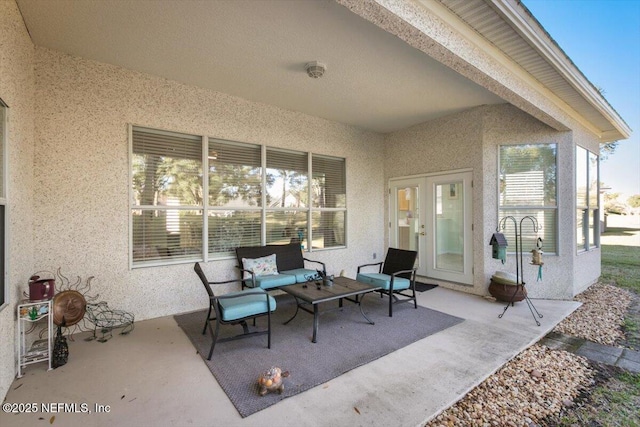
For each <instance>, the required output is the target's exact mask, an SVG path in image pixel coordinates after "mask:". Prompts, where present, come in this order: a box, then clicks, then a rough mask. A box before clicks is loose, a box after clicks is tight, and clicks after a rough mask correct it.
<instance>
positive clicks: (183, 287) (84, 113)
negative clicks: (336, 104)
mask: <svg viewBox="0 0 640 427" xmlns="http://www.w3.org/2000/svg"><path fill="white" fill-rule="evenodd" d="M36 80H37V86H36V97H37V99H38V107H37V121H36V135H35V136H36V144H37V150H36V151H37V154H36V159H35V170H36V186H37V188H38V192H37V194H36V199H35V206H36V210H35V214H36V217H37V222H36V225H35V234H36V235H37V236H38V239H37V240H38V241H37V245H36V251H35V260H36V264H37V266H38V268H42V269H50V270H51V269H55V268H57V267H61V268H62V271H63V272H64V273H66V275H70V276H72V277H75V276H81V277H82V278H86V277H87V276H95V280H94V281H93V282H92V285H93V293H97V294H100V299H101V300H106V301H108V302H109V304H110V305H111V306H112V307H115V308H121V309H124V310H129V311H132V312H133V313H135V315H136V318H137V319H144V318H152V317H157V316H162V315H167V314H173V313H178V312H183V311H189V310H195V309H198V308H201V307H205V302H206V300H205V293H204V289H202V284H201V283H199V282H198V280H197V276H196V275H195V273H194V272H193V265H192V264H190V263H189V264H182V265H174V266H166V267H154V268H139V269H134V270H129V268H128V250H129V249H128V248H129V242H128V232H129V230H128V217H129V204H128V188H129V168H128V165H129V163H128V161H129V160H128V150H129V143H128V140H127V124H128V123H133V124H138V125H142V126H148V127H152V128H159V129H166V130H173V131H179V132H187V133H193V134H198V135H208V136H211V137H216V138H223V139H230V140H236V141H245V142H252V143H259V144H265V145H268V146H272V147H282V148H292V149H297V150H305V151H311V152H314V153H320V154H330V155H335V156H341V157H345V158H346V161H347V194H348V196H347V198H348V200H347V202H348V209H349V211H348V222H347V227H348V231H347V239H348V249H346V250H345V249H338V250H326V251H318V252H314V253H313V254H312V256H310V258H313V259H319V260H321V261H324V262H326V263H327V268H328V270H329V272H330V273H336V274H337V273H339V272H340V271H341V270H342V269H345V270H346V273H347V275H348V276H355V270H356V266H357V265H358V264H362V263H365V262H366V261H368V259H369V258H368V256H367V254H369V257H370V254H371V253H372V252H378V253H380V252H381V251H382V250H383V247H384V241H383V236H382V235H381V234H380V233H379V232H378V230H381V229H382V228H383V213H382V212H383V203H384V196H383V189H384V181H383V177H382V175H381V174H380V173H379V170H380V169H381V167H382V163H383V151H382V145H383V138H382V136H380V135H378V134H376V133H372V132H366V131H362V130H359V129H357V128H354V127H350V126H346V125H343V124H339V123H334V122H329V121H326V120H323V119H319V118H315V117H310V116H307V115H304V114H301V113H296V112H292V111H286V110H283V109H280V108H277V107H274V106H270V105H264V104H258V103H253V102H249V101H246V100H243V99H240V98H236V97H232V96H229V95H226V94H223V93H218V92H214V91H210V90H204V89H201V88H197V87H192V86H186V85H183V84H180V83H177V82H173V81H169V80H166V79H163V78H159V77H155V76H151V75H146V74H142V73H137V72H132V71H129V70H125V69H122V68H119V67H115V66H112V65H107V64H103V63H98V62H95V61H90V60H85V59H81V58H77V57H73V56H69V55H64V54H61V53H58V52H55V51H51V50H47V49H44V48H37V49H36ZM234 266H235V262H234V261H233V260H232V259H227V260H223V261H214V262H210V263H208V264H207V265H206V266H205V268H206V270H207V271H208V273H209V274H210V275H211V277H212V278H215V279H223V278H232V277H236V274H237V273H236V272H235V271H234Z"/></svg>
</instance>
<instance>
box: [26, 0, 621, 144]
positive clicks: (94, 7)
mask: <svg viewBox="0 0 640 427" xmlns="http://www.w3.org/2000/svg"><path fill="white" fill-rule="evenodd" d="M17 3H18V6H19V8H20V11H21V13H22V15H23V17H24V20H25V24H26V26H27V28H28V30H29V33H30V35H31V37H32V40H33V42H34V44H35V45H36V46H42V47H45V48H50V49H54V50H58V51H61V52H65V53H68V54H71V55H75V56H79V57H83V58H88V59H93V60H96V61H99V62H104V63H108V64H114V65H118V66H121V67H124V68H127V69H131V70H136V71H140V72H144V73H149V74H153V75H156V76H160V77H164V78H168V79H172V80H176V81H179V82H182V83H185V84H189V85H193V86H198V87H202V88H207V89H212V90H215V91H218V92H222V93H226V94H230V95H235V96H239V97H241V98H245V99H249V100H252V101H257V102H261V103H265V104H270V105H275V106H279V107H282V108H286V109H289V110H293V111H300V112H302V113H306V114H310V115H314V116H317V117H322V118H326V119H328V120H332V121H337V122H341V123H346V124H350V125H354V126H357V127H360V128H363V129H367V130H372V131H375V132H380V133H387V132H392V131H395V130H399V129H404V128H407V127H410V126H413V125H415V124H418V123H422V122H425V121H428V120H431V119H434V118H436V117H440V116H444V115H448V114H452V113H455V112H458V111H462V110H465V109H468V108H473V107H475V106H479V105H484V104H499V103H504V102H509V103H511V104H513V105H515V106H516V107H518V108H520V109H522V110H523V111H526V112H528V113H529V114H531V115H532V116H534V117H536V118H538V119H539V120H541V121H542V122H544V123H546V124H547V125H549V126H551V127H552V128H554V129H557V130H568V129H569V123H568V121H567V120H566V118H565V117H561V116H562V114H560V115H559V114H557V111H558V108H559V109H560V111H562V112H563V113H564V114H566V115H567V117H570V118H572V119H573V120H577V121H578V122H579V123H581V124H582V125H584V126H585V127H586V128H587V129H589V130H590V131H591V132H593V133H594V134H595V135H597V136H598V137H599V138H600V140H601V141H602V142H608V141H612V140H616V139H622V138H627V137H628V136H629V134H630V129H629V128H628V126H627V125H626V124H625V123H624V121H623V120H622V118H620V117H619V115H618V114H617V113H616V112H615V110H613V108H612V107H611V106H610V105H609V104H608V103H607V102H606V100H605V99H604V98H603V97H602V96H601V94H600V93H599V92H597V90H596V89H595V88H594V87H593V86H592V85H591V84H590V83H589V82H588V80H587V79H586V78H585V77H584V76H583V75H582V74H581V73H580V72H579V70H577V68H576V67H575V66H574V65H573V64H572V63H571V61H570V60H569V58H567V57H566V55H564V54H563V53H562V51H561V50H560V49H559V48H558V47H557V45H556V44H555V43H553V40H552V39H551V38H550V37H549V36H548V35H547V34H546V33H545V32H544V30H543V29H542V27H540V25H539V24H538V23H537V21H535V19H534V18H533V17H531V15H530V14H528V12H527V11H526V9H525V8H524V7H522V6H521V5H519V4H518V3H516V2H515V1H511V0H469V1H466V0H465V1H455V0H441V1H434V0H420V1H419V2H407V1H392V0H336V1H333V0H322V1H296V2H290V1H269V2H251V1H241V0H239V1H233V2H207V1H204V2H178V1H175V2H120V1H115V0H103V1H100V2H77V1H73V0H54V1H49V2H41V1H37V0H17ZM343 6H344V7H343ZM501 40H504V43H500V41H501ZM523 50H524V51H525V53H522V54H520V55H518V54H517V53H518V52H521V51H523ZM314 60H317V61H321V62H325V63H326V64H327V72H326V74H325V75H324V76H323V77H322V78H320V79H310V78H309V77H308V76H307V74H306V71H305V68H304V66H305V64H306V63H307V62H310V61H314ZM452 69H453V70H454V71H455V72H452ZM537 70H540V71H537ZM505 73H506V74H505ZM545 104H546V105H545Z"/></svg>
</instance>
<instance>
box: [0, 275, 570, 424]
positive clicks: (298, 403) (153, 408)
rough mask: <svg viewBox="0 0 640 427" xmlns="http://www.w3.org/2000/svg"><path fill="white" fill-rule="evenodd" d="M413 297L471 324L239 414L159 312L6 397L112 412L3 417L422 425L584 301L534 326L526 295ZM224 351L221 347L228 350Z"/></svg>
mask: <svg viewBox="0 0 640 427" xmlns="http://www.w3.org/2000/svg"><path fill="white" fill-rule="evenodd" d="M418 302H419V304H420V305H421V306H425V307H429V308H433V309H435V310H438V311H442V312H445V313H448V314H452V315H455V316H459V317H462V318H464V319H465V320H464V322H462V323H460V324H458V325H456V326H453V327H451V328H448V329H446V330H444V331H442V332H439V333H437V334H435V335H432V336H430V337H427V338H425V339H423V340H421V341H418V342H416V343H414V344H411V345H409V346H407V347H405V348H402V349H399V350H398V351H396V352H393V353H391V354H389V355H387V356H384V357H382V358H380V359H378V360H376V361H374V362H372V363H369V364H367V365H365V366H361V367H359V368H356V369H354V370H352V371H350V372H348V373H346V374H344V375H342V376H340V377H338V378H335V379H334V380H331V381H329V382H328V383H326V384H324V385H321V386H317V387H315V388H313V389H311V390H309V391H307V392H304V393H301V394H298V395H296V396H293V397H290V398H287V399H285V400H283V401H281V402H279V403H277V404H275V405H273V406H271V407H269V408H267V409H264V410H262V411H259V412H257V413H255V414H253V415H251V416H249V417H247V418H241V417H240V415H239V414H238V412H237V410H236V409H235V408H234V406H233V405H232V403H231V402H230V401H229V399H228V398H227V396H226V394H225V392H224V391H223V390H222V389H221V388H220V386H219V385H218V383H217V381H216V380H215V378H214V377H213V376H212V375H211V373H210V372H209V371H208V369H207V367H206V366H205V364H204V362H203V360H202V358H201V356H200V355H199V354H197V353H196V352H195V351H194V347H193V345H192V344H191V342H190V341H189V340H188V338H187V337H186V335H185V334H184V333H183V332H182V330H181V329H180V328H179V327H178V326H177V325H176V323H175V321H174V320H173V318H172V317H162V318H157V319H153V320H146V321H142V322H139V323H138V324H137V325H136V328H135V330H134V331H133V332H132V333H131V334H130V335H128V336H120V335H116V336H114V338H112V339H111V340H110V341H108V342H106V343H98V342H85V341H83V340H82V335H78V336H76V340H75V341H74V342H72V343H70V356H69V362H68V364H67V365H65V366H63V367H61V368H58V369H56V370H54V371H52V372H47V371H46V367H45V366H44V364H40V365H34V366H32V367H29V368H27V371H26V374H25V376H24V377H23V378H22V379H19V380H15V381H14V382H13V384H12V385H11V387H10V390H9V393H8V394H7V398H6V402H64V403H78V404H80V403H88V404H89V407H90V408H91V410H94V407H95V404H98V405H109V412H108V413H106V412H104V413H95V412H94V413H92V414H75V413H49V414H43V413H37V414H20V415H15V414H6V413H3V414H0V423H2V424H3V425H11V426H16V427H17V426H31V425H34V424H36V423H38V422H39V421H38V419H39V418H41V417H42V418H44V420H45V421H48V420H49V419H50V418H51V417H52V416H55V424H54V425H57V424H63V425H65V426H79V427H80V426H109V425H122V426H128V425H157V426H160V425H162V426H170V425H171V426H183V425H196V426H214V425H216V426H217V425H225V426H256V427H257V426H265V425H281V426H301V425H302V426H305V425H306V426H317V425H326V426H329V425H331V426H355V425H363V426H389V425H402V426H413V425H415V426H418V425H421V424H423V423H424V422H426V421H428V420H429V419H431V418H432V417H434V416H435V415H437V414H438V413H439V412H440V411H442V410H444V409H445V408H447V407H448V406H450V405H451V404H453V403H454V402H455V401H457V400H458V399H460V398H461V397H462V396H464V395H465V394H466V393H467V392H468V391H469V390H471V389H472V388H473V387H475V386H476V385H478V384H479V383H480V382H482V381H483V380H484V379H485V378H486V377H488V376H489V375H491V374H492V373H493V372H495V371H496V370H497V369H499V368H500V367H501V366H502V365H503V364H504V363H505V362H507V361H508V360H510V359H511V358H513V357H514V356H515V355H517V354H518V353H519V352H521V351H522V350H524V349H525V348H527V347H529V346H530V345H531V344H533V343H535V342H537V341H538V340H539V339H540V338H542V337H543V336H544V335H545V334H546V333H547V332H549V331H550V330H551V329H552V328H553V327H554V326H555V325H556V324H557V323H558V322H559V321H561V320H562V319H563V318H564V317H566V316H567V315H569V314H570V313H571V312H572V311H573V310H575V309H576V308H577V307H578V306H579V303H577V302H570V301H550V300H535V301H534V302H535V304H536V307H537V308H538V310H539V311H540V312H541V313H542V314H543V315H544V318H543V319H541V323H542V324H541V326H540V327H538V326H536V325H535V323H534V321H533V319H532V318H531V313H530V312H529V310H528V309H527V306H526V305H525V304H524V302H521V303H516V305H515V306H514V307H511V308H509V310H508V311H507V313H506V314H505V316H504V317H503V318H502V319H498V314H499V313H501V312H502V307H503V304H502V303H499V302H494V301H490V300H488V299H485V298H482V297H479V296H475V295H469V294H464V293H460V292H456V291H452V290H449V289H445V288H442V287H438V288H435V289H433V290H429V291H426V292H422V293H420V294H419V299H418ZM345 327H348V325H345ZM258 339H259V338H258ZM219 351H224V348H223V347H222V345H221V347H220V349H219ZM265 351H269V350H267V349H265ZM301 357H304V355H301ZM293 375H295V373H293ZM256 398H257V399H259V398H260V396H257V395H256Z"/></svg>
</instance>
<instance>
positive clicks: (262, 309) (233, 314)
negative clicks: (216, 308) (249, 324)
mask: <svg viewBox="0 0 640 427" xmlns="http://www.w3.org/2000/svg"><path fill="white" fill-rule="evenodd" d="M247 292H251V293H253V294H255V295H243V294H246V293H247ZM265 294H266V292H265V291H264V290H262V289H246V290H244V291H240V292H233V293H230V294H225V295H223V298H218V303H219V304H220V308H221V312H222V320H224V321H225V322H231V321H233V320H236V319H242V318H243V317H250V316H255V315H257V314H262V313H266V312H267V298H265ZM267 297H268V298H269V304H270V308H271V311H274V310H275V309H276V300H275V298H273V297H272V296H271V295H267Z"/></svg>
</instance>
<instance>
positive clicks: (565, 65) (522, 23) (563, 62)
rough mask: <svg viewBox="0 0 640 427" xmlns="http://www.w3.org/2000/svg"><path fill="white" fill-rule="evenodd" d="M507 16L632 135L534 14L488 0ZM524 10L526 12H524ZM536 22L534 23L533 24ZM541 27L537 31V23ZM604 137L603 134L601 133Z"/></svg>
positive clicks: (510, 2)
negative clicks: (550, 38) (551, 38)
mask: <svg viewBox="0 0 640 427" xmlns="http://www.w3.org/2000/svg"><path fill="white" fill-rule="evenodd" d="M485 1H486V2H487V3H489V4H491V5H492V7H493V8H494V9H495V10H497V11H499V13H501V14H502V16H503V17H504V18H505V19H507V20H508V21H509V22H510V23H511V24H512V25H513V28H514V29H515V30H516V31H517V32H518V33H519V34H520V35H521V36H522V37H523V38H525V39H526V40H527V41H528V42H529V43H530V45H531V46H532V47H533V48H534V49H536V50H537V51H538V53H540V55H542V57H543V58H544V59H545V60H546V61H547V62H548V63H549V64H551V65H552V66H553V67H554V68H555V69H556V70H557V71H558V72H559V73H560V74H561V75H562V77H564V78H565V79H566V80H567V82H569V84H571V85H572V86H573V88H574V89H575V90H577V91H578V93H580V95H582V96H583V97H584V98H585V99H586V100H587V101H588V102H589V103H590V104H591V105H592V106H593V107H594V108H595V109H596V110H598V111H599V112H600V114H602V115H603V116H604V117H605V118H606V119H607V120H608V121H609V122H610V123H611V124H612V125H613V126H614V127H615V128H616V129H617V130H618V131H619V132H620V134H621V136H622V139H626V138H629V136H630V135H631V128H630V127H629V126H628V125H627V124H626V123H625V122H624V120H623V119H622V118H621V117H620V116H619V115H618V113H616V111H615V110H614V109H613V108H612V107H611V106H610V105H609V104H608V103H607V101H606V100H605V99H604V97H603V96H602V95H601V94H600V92H598V91H597V89H595V88H594V87H593V85H592V84H591V83H590V82H589V80H587V78H586V77H585V76H584V74H582V72H581V71H580V70H579V69H578V68H577V67H576V66H575V65H574V64H573V63H571V61H570V60H569V59H568V58H567V56H566V55H565V54H564V52H562V51H561V49H559V48H558V47H557V46H556V45H555V43H554V42H553V41H552V40H549V37H548V36H547V35H546V32H545V31H544V30H543V28H542V27H541V26H540V25H539V24H538V23H537V21H536V20H535V18H534V17H533V16H532V15H530V14H529V13H527V12H526V11H525V10H524V9H523V8H522V6H521V5H520V4H518V3H516V2H515V1H514V0H485ZM523 14H524V15H525V16H523ZM532 23H533V25H532ZM538 26H539V27H540V30H542V31H538V28H537V27H538ZM600 137H601V138H603V139H604V134H602V135H600Z"/></svg>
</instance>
